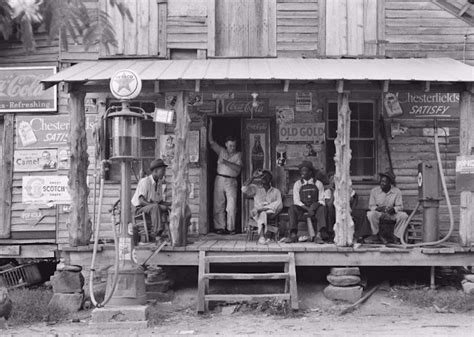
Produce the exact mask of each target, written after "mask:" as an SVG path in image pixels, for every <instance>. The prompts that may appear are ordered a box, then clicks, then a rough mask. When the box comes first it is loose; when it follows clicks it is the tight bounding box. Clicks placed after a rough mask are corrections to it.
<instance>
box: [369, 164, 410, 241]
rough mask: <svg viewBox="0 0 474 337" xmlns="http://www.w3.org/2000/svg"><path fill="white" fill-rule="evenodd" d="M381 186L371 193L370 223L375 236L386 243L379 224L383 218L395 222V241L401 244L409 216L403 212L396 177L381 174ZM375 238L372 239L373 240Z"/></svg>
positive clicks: (390, 173)
mask: <svg viewBox="0 0 474 337" xmlns="http://www.w3.org/2000/svg"><path fill="white" fill-rule="evenodd" d="M379 175H380V186H377V187H374V188H373V189H372V191H370V198H369V209H370V211H368V212H367V219H368V220H369V223H370V228H371V230H372V235H373V236H379V239H380V240H381V241H382V242H383V243H386V242H387V240H386V239H385V238H383V237H381V236H380V235H379V224H380V220H381V219H382V218H386V219H388V220H395V228H394V231H393V241H394V242H395V243H399V242H400V238H401V236H402V235H403V233H402V232H401V228H402V225H403V224H404V222H405V221H406V220H407V219H408V214H406V213H405V212H403V201H402V192H401V191H400V189H398V188H397V187H395V175H394V174H393V173H392V172H390V171H387V172H385V173H379ZM373 239H374V237H372V238H371V240H373Z"/></svg>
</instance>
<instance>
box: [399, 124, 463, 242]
mask: <svg viewBox="0 0 474 337" xmlns="http://www.w3.org/2000/svg"><path fill="white" fill-rule="evenodd" d="M435 125H436V124H435ZM434 144H435V151H436V160H437V162H438V169H439V173H440V177H441V185H442V186H443V193H444V197H445V198H446V204H447V206H448V212H449V231H448V233H447V234H446V236H445V237H444V238H442V239H440V240H438V241H433V242H421V243H415V244H409V243H406V241H405V231H406V229H407V228H408V225H409V223H410V221H411V219H412V218H413V216H414V215H415V212H416V211H417V210H418V208H419V207H420V202H419V201H418V203H417V204H416V207H415V209H414V210H413V212H412V213H411V214H410V216H409V217H408V219H407V221H406V222H405V224H404V225H403V227H402V233H403V235H402V237H401V238H400V241H401V242H402V245H403V247H404V248H408V247H424V246H434V245H439V244H440V243H443V242H445V241H446V240H448V239H449V237H450V236H451V234H453V230H454V216H453V207H452V206H451V199H450V198H449V193H448V188H447V186H446V178H445V177H444V173H443V164H442V162H441V154H440V152H439V141H438V130H437V127H436V126H435V128H434Z"/></svg>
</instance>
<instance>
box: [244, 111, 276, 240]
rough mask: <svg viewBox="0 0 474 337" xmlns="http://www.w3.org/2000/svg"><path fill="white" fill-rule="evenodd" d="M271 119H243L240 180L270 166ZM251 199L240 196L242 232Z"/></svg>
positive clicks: (247, 216)
mask: <svg viewBox="0 0 474 337" xmlns="http://www.w3.org/2000/svg"><path fill="white" fill-rule="evenodd" d="M270 126H271V120H270V119H269V118H254V119H244V125H243V128H242V161H243V163H244V167H243V168H242V180H243V181H245V180H247V179H248V178H249V177H250V176H251V175H252V173H253V172H254V171H255V170H257V169H264V170H270V171H271V170H272V167H271V163H272V160H271V153H272V152H271V140H270ZM252 203H253V201H252V200H249V199H246V198H244V196H242V206H243V207H242V232H243V231H244V230H245V229H246V228H247V224H248V219H249V213H250V209H251V208H252V206H253V205H252Z"/></svg>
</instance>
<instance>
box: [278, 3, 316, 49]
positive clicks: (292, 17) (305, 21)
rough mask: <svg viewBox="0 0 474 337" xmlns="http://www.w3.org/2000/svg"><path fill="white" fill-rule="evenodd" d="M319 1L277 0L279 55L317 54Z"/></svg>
mask: <svg viewBox="0 0 474 337" xmlns="http://www.w3.org/2000/svg"><path fill="white" fill-rule="evenodd" d="M320 1H321V0H319V1H318V0H307V1H301V0H278V1H277V4H276V11H277V12H276V48H277V54H278V56H279V57H315V56H317V55H318V38H319V25H318V24H319V15H320V7H319V2H320Z"/></svg>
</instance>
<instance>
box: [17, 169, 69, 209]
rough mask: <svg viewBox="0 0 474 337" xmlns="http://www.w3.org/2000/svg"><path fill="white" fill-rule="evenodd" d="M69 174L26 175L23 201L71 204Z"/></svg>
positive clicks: (23, 186) (25, 202) (28, 202)
mask: <svg viewBox="0 0 474 337" xmlns="http://www.w3.org/2000/svg"><path fill="white" fill-rule="evenodd" d="M67 183H68V177H67V176H24V177H23V182H22V203H24V204H53V205H56V204H69V203H71V197H70V195H69V191H68V186H67Z"/></svg>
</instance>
